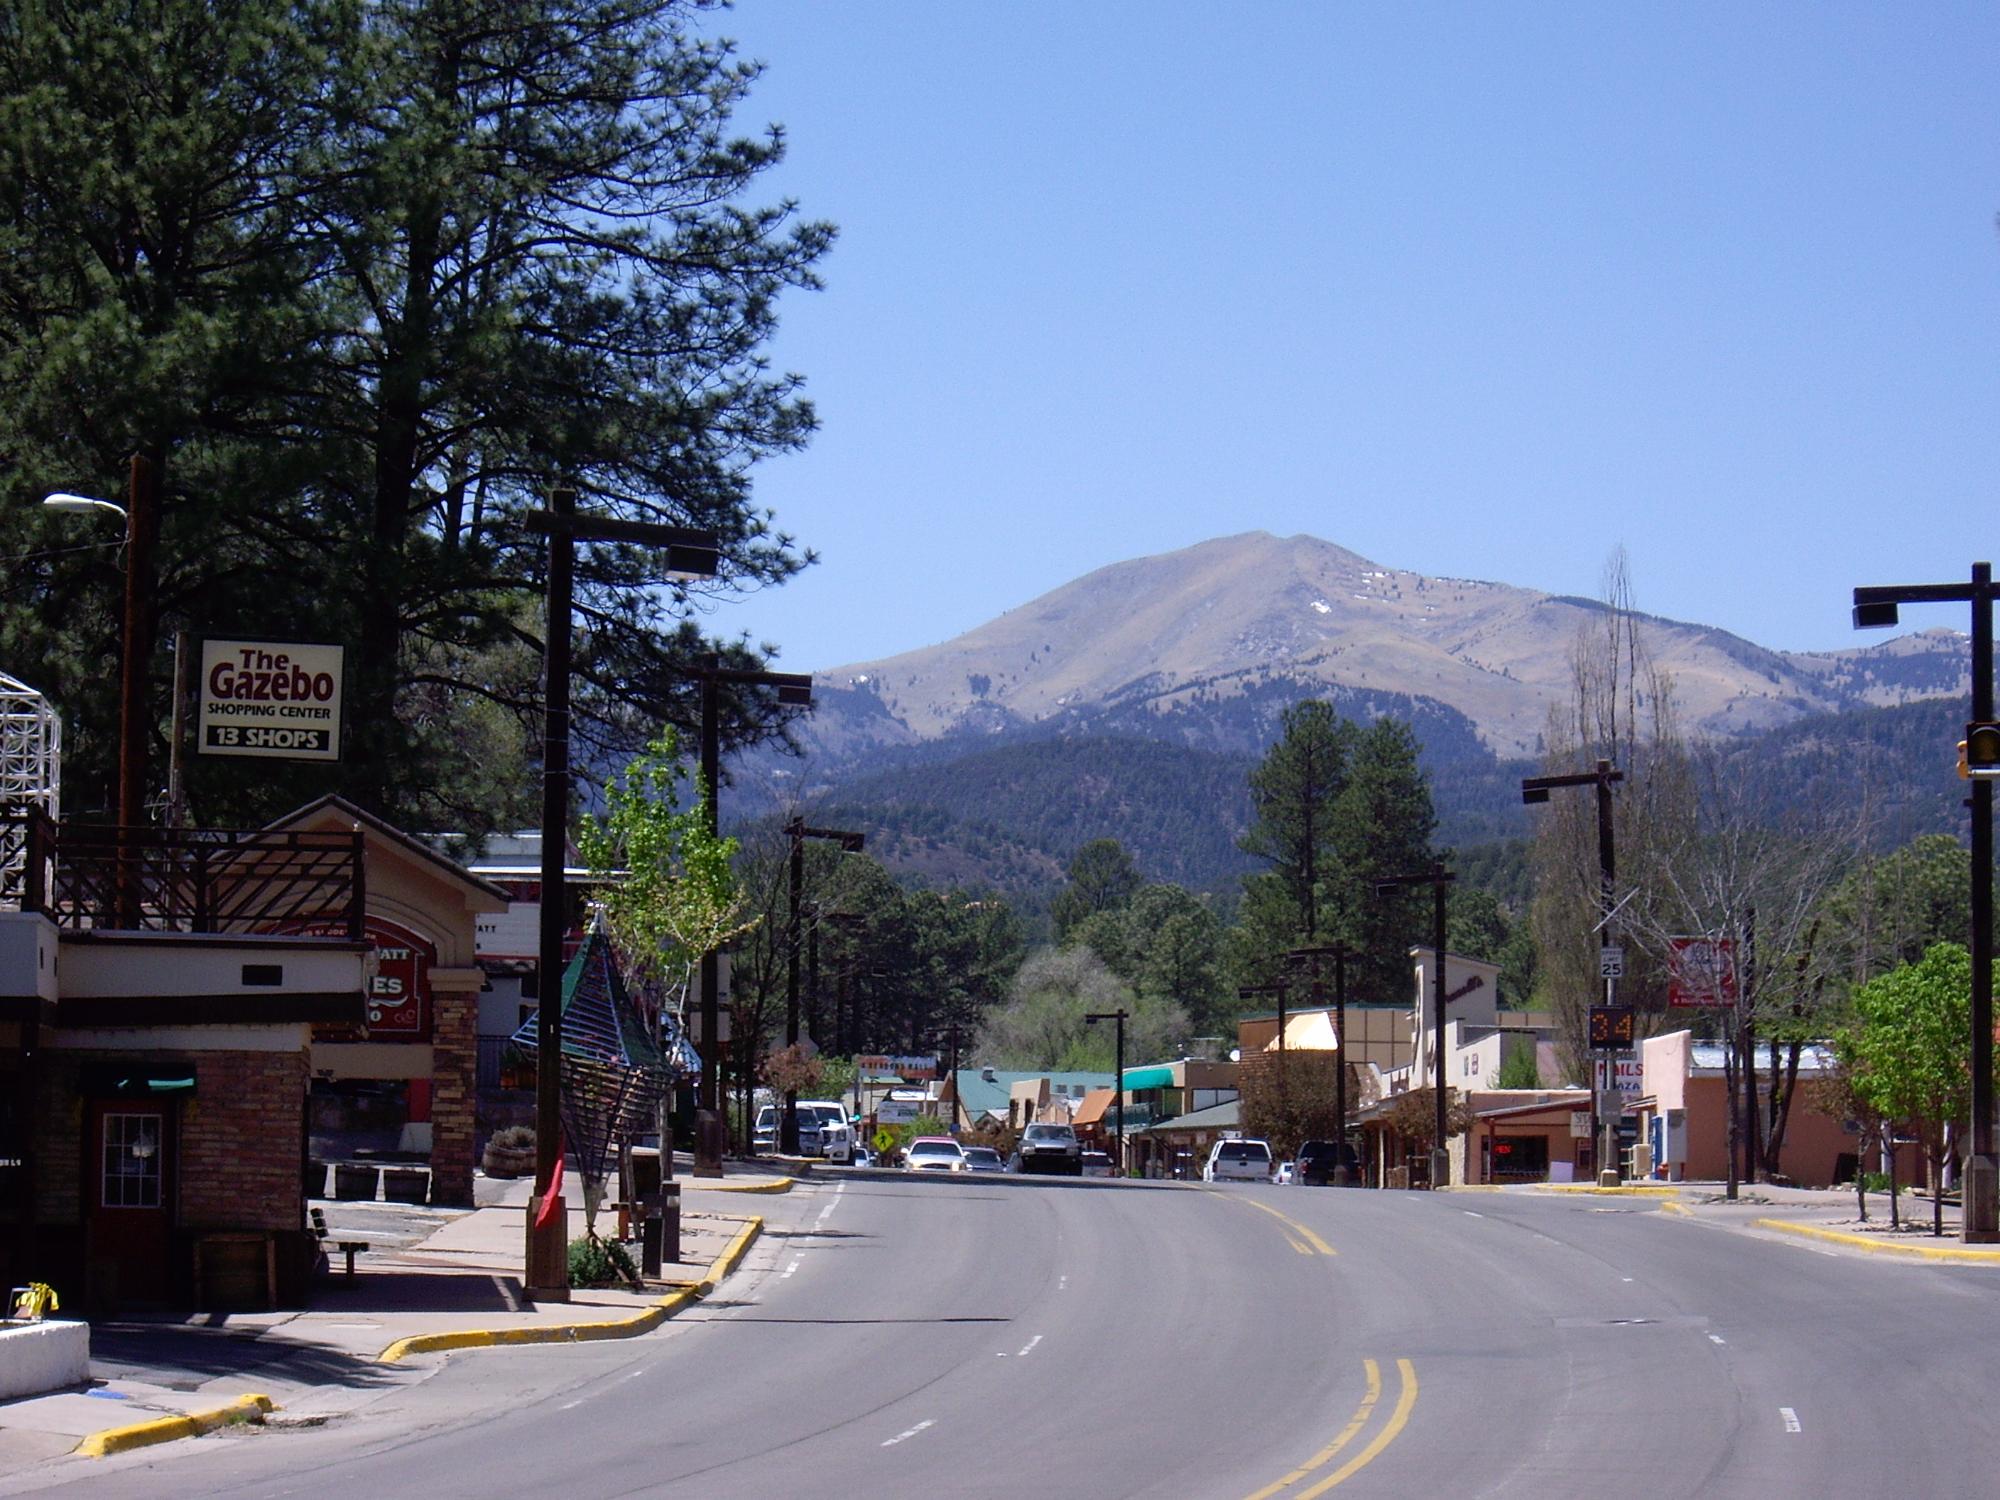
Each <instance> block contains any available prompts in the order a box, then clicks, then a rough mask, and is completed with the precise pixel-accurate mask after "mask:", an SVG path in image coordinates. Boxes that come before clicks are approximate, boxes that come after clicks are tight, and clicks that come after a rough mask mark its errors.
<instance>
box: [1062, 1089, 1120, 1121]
mask: <svg viewBox="0 0 2000 1500" xmlns="http://www.w3.org/2000/svg"><path fill="white" fill-rule="evenodd" d="M1117 1097H1118V1090H1116V1089H1092V1090H1091V1091H1090V1092H1089V1093H1087V1094H1085V1095H1084V1096H1083V1103H1081V1104H1079V1105H1078V1106H1077V1107H1076V1113H1075V1114H1073V1115H1071V1116H1070V1119H1069V1122H1070V1124H1072V1125H1095V1124H1096V1123H1097V1122H1098V1121H1099V1120H1101V1119H1103V1118H1104V1117H1105V1116H1106V1115H1107V1114H1109V1113H1110V1112H1111V1101H1112V1100H1113V1099H1116V1098H1117Z"/></svg>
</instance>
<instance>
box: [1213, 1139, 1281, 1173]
mask: <svg viewBox="0 0 2000 1500" xmlns="http://www.w3.org/2000/svg"><path fill="white" fill-rule="evenodd" d="M1201 1180H1202V1181H1203V1182H1269V1181H1270V1180H1271V1147H1270V1143H1269V1142H1267V1141H1257V1140H1249V1141H1217V1142H1216V1143H1215V1144H1214V1145H1213V1146H1211V1147H1209V1148H1208V1164H1207V1165H1206V1166H1204V1167H1203V1168H1202V1169H1201Z"/></svg>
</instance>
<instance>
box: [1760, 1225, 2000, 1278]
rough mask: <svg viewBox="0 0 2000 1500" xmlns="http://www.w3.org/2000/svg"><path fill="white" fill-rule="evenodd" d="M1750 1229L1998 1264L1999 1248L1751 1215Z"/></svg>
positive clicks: (1855, 1246) (1857, 1247)
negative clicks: (1903, 1240)
mask: <svg viewBox="0 0 2000 1500" xmlns="http://www.w3.org/2000/svg"><path fill="white" fill-rule="evenodd" d="M1750 1227H1751V1228H1753V1229H1775V1230H1777V1231H1778V1232H1779V1233H1780V1234H1795V1235H1798V1236H1799V1237H1800V1238H1801V1239H1808V1240H1826V1241H1829V1242H1830V1243H1832V1244H1836V1245H1846V1246H1848V1247H1849V1248H1850V1249H1854V1250H1868V1251H1872V1252H1873V1253H1875V1254H1877V1255H1904V1256H1909V1257H1911V1258H1913V1259H1916V1260H1930V1261H1943V1262H1946V1263H1947V1264H1951V1265H1960V1266H2000V1250H1969V1249H1966V1248H1965V1247H1963V1246H1959V1247H1957V1248H1953V1247H1951V1246H1947V1245H1896V1244H1884V1243H1883V1242H1882V1241H1880V1240H1878V1239H1876V1238H1875V1237H1874V1236H1872V1235H1866V1234H1844V1233H1842V1232H1841V1231H1840V1230H1838V1229H1823V1228H1821V1227H1820V1226H1819V1225H1817V1224H1794V1223H1791V1222H1789V1221H1788V1220H1785V1219H1752V1220H1751V1221H1750Z"/></svg>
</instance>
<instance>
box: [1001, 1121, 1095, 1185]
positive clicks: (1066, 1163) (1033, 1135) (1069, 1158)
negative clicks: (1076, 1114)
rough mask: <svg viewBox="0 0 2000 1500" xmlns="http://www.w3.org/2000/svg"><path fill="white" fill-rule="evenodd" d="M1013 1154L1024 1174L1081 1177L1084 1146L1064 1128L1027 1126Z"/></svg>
mask: <svg viewBox="0 0 2000 1500" xmlns="http://www.w3.org/2000/svg"><path fill="white" fill-rule="evenodd" d="M1014 1149H1015V1151H1016V1152H1017V1153H1018V1154H1019V1156H1020V1158H1021V1170H1022V1171H1023V1172H1055V1173H1058V1174H1060V1175H1062V1176H1064V1177H1081V1176H1082V1175H1083V1147H1082V1145H1081V1144H1079V1143H1078V1141H1077V1138H1076V1132H1075V1131H1074V1130H1072V1129H1070V1128H1069V1126H1067V1125H1042V1124H1035V1125H1030V1126H1029V1127H1028V1128H1027V1129H1026V1130H1024V1131H1022V1132H1021V1141H1020V1144H1019V1145H1017V1146H1016V1147H1015V1148H1014Z"/></svg>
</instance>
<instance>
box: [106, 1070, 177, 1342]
mask: <svg viewBox="0 0 2000 1500" xmlns="http://www.w3.org/2000/svg"><path fill="white" fill-rule="evenodd" d="M175 1123H176V1112H175V1108H174V1106H172V1105H163V1104H149V1103H140V1102H138V1101H127V1100H123V1099H93V1100H91V1101H90V1107H89V1111H88V1118H87V1121H86V1130H87V1134H86V1135H85V1137H84V1139H85V1141H86V1143H87V1149H86V1151H85V1154H84V1175H85V1182H84V1202H85V1204H86V1205H87V1212H86V1222H85V1226H84V1232H85V1243H86V1245H87V1247H88V1249H87V1252H86V1256H87V1260H88V1264H89V1269H88V1278H87V1291H88V1300H89V1301H90V1303H91V1304H92V1305H93V1306H95V1307H115V1306H118V1305H120V1304H123V1303H132V1302H164V1301H166V1300H167V1297H168V1292H169V1289H170V1285H171V1278H170V1276H169V1264H168V1262H169V1253H170V1250H171V1247H172V1236H173V1203H174V1170H173V1168H174V1161H173V1157H174V1150H173V1146H174V1125H175Z"/></svg>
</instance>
